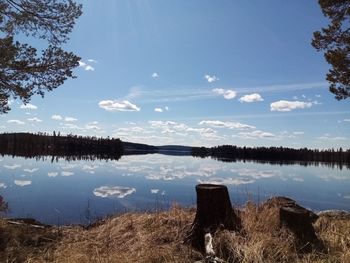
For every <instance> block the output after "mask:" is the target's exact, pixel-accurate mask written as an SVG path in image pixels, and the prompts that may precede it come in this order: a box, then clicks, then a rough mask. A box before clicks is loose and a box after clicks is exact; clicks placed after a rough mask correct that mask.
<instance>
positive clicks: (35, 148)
mask: <svg viewBox="0 0 350 263" xmlns="http://www.w3.org/2000/svg"><path fill="white" fill-rule="evenodd" d="M0 154H1V155H13V156H23V157H29V158H38V157H41V156H52V157H53V158H55V157H57V158H61V157H62V158H65V159H67V160H74V159H112V160H118V159H119V158H120V157H121V156H122V154H123V144H122V141H121V140H120V139H114V138H109V137H108V138H97V137H90V136H77V135H72V134H68V135H64V136H63V135H61V134H60V133H57V134H56V132H53V134H52V135H50V134H47V133H36V134H33V133H3V134H0Z"/></svg>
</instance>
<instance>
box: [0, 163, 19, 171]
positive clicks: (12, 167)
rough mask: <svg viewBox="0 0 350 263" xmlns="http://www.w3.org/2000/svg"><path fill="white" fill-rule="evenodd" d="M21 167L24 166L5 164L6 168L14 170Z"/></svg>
mask: <svg viewBox="0 0 350 263" xmlns="http://www.w3.org/2000/svg"><path fill="white" fill-rule="evenodd" d="M20 167H22V165H20V164H13V165H4V168H6V169H9V170H14V169H17V168H20Z"/></svg>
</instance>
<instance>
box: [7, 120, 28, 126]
mask: <svg viewBox="0 0 350 263" xmlns="http://www.w3.org/2000/svg"><path fill="white" fill-rule="evenodd" d="M7 123H14V124H18V125H24V124H25V122H23V121H20V120H8V121H7Z"/></svg>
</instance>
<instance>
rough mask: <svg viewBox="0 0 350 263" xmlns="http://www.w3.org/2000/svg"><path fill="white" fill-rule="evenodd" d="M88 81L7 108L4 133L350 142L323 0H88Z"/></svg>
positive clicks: (84, 71)
mask: <svg viewBox="0 0 350 263" xmlns="http://www.w3.org/2000/svg"><path fill="white" fill-rule="evenodd" d="M80 2H81V3H82V4H83V15H82V16H81V17H80V18H79V19H78V20H77V23H76V25H75V28H74V30H73V32H72V33H71V34H70V40H69V41H68V42H67V43H66V44H65V45H64V48H65V49H66V50H68V51H73V52H74V53H76V54H77V55H79V56H80V57H81V61H80V63H79V64H80V65H79V67H78V68H76V69H75V70H74V73H75V75H76V76H77V78H75V79H70V80H68V81H66V82H65V83H64V84H63V85H62V86H60V87H59V88H57V89H56V90H54V91H52V92H50V93H47V94H46V95H45V97H44V98H41V97H33V98H32V100H31V102H30V103H29V104H27V105H23V104H22V103H21V102H20V101H14V100H12V101H11V107H12V110H11V111H10V112H9V113H8V114H3V115H0V132H48V133H52V132H53V131H56V133H57V132H61V134H68V133H73V134H79V135H90V136H99V137H100V136H102V137H107V136H110V137H116V138H120V139H122V140H124V141H130V142H139V143H147V144H153V145H169V144H177V145H191V146H215V145H222V144H232V145H238V146H284V147H293V148H301V147H309V148H319V149H323V148H339V147H343V148H350V140H349V138H350V107H349V106H350V99H347V100H342V101H337V100H336V99H335V98H334V95H333V94H332V93H330V92H329V91H328V83H327V82H326V81H325V75H326V73H327V71H328V69H329V65H328V64H327V63H326V62H325V60H324V57H323V54H322V53H319V52H317V51H316V50H315V49H314V48H313V47H312V46H311V39H312V33H313V32H314V31H316V30H319V29H320V28H321V27H325V26H326V25H327V24H328V21H327V19H326V18H324V16H323V14H322V12H321V9H320V7H319V5H318V3H317V1H316V0H311V1H304V0H294V1H278V0H266V1H259V0H252V1H246V0H234V1H232V0H221V1H212V0H191V1H188V0H178V1H161V0H118V1H96V0H95V1H80Z"/></svg>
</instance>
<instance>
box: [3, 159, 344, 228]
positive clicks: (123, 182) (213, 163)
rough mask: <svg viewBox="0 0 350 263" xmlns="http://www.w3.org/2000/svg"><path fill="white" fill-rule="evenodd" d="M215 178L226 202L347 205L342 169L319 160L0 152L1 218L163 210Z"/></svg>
mask: <svg viewBox="0 0 350 263" xmlns="http://www.w3.org/2000/svg"><path fill="white" fill-rule="evenodd" d="M198 183H220V184H225V185H227V186H228V188H229V192H230V196H231V200H232V203H233V204H234V205H242V204H244V203H245V202H246V201H247V200H249V199H253V200H255V201H263V200H266V199H267V198H269V197H271V196H274V195H284V196H287V197H290V198H293V199H295V200H296V201H298V202H299V203H300V204H301V205H303V206H305V207H308V208H311V209H313V210H316V211H318V210H326V209H342V210H350V173H349V170H348V169H346V168H343V169H339V168H331V167H327V166H322V165H319V166H301V165H297V164H294V165H282V166H281V165H271V164H260V163H254V162H231V163H229V162H221V161H217V160H214V159H208V158H207V159H200V158H193V157H191V156H168V155H160V154H149V155H131V156H123V157H122V158H121V159H120V160H119V161H84V160H80V161H70V162H68V161H65V160H62V159H61V160H58V161H57V162H56V161H54V162H51V159H50V158H47V159H46V160H35V159H24V158H20V157H15V158H12V157H9V156H5V157H0V195H2V196H3V198H4V200H5V201H6V202H8V205H9V208H10V211H9V212H8V213H7V215H6V216H7V217H33V218H36V219H38V220H39V221H42V222H45V223H49V224H68V223H82V224H86V223H88V222H89V221H93V220H95V219H96V218H100V217H103V216H105V215H107V214H111V213H121V212H125V211H135V210H136V211H140V210H141V211H142V210H155V209H167V208H168V207H169V206H171V204H172V203H174V202H176V203H179V204H181V205H183V206H189V205H194V204H195V202H196V194H195V185H196V184H198Z"/></svg>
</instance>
